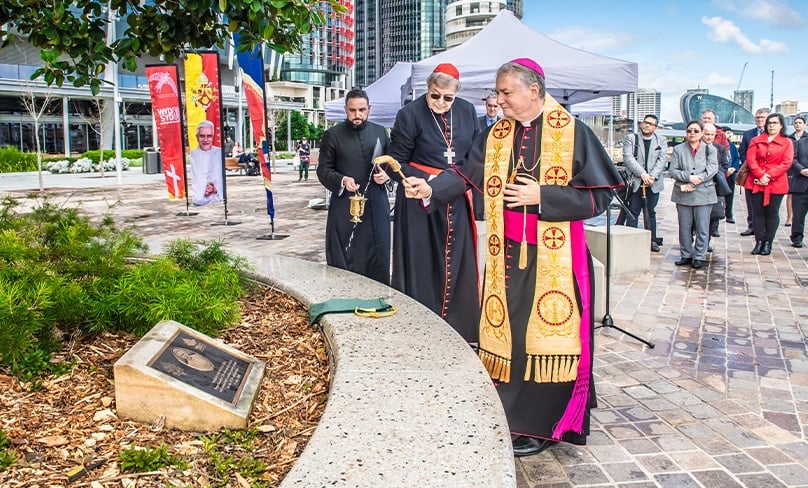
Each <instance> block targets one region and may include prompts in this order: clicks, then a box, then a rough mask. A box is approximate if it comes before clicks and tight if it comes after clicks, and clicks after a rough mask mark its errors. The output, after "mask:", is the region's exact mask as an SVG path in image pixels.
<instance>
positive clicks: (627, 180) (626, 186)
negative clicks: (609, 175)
mask: <svg viewBox="0 0 808 488" xmlns="http://www.w3.org/2000/svg"><path fill="white" fill-rule="evenodd" d="M615 166H616V167H617V172H618V173H619V174H620V178H621V179H622V180H623V186H622V187H621V188H618V190H617V196H618V198H620V200H621V201H623V202H627V201H628V200H629V198H631V193H632V192H631V185H632V184H634V179H635V178H636V177H637V176H636V175H635V174H634V173H632V172H631V170H630V169H628V168H627V167H625V166H624V165H622V164H616V165H615Z"/></svg>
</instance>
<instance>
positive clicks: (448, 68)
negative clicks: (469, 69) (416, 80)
mask: <svg viewBox="0 0 808 488" xmlns="http://www.w3.org/2000/svg"><path fill="white" fill-rule="evenodd" d="M432 72H433V73H443V74H446V75H449V76H451V77H452V78H454V79H456V80H457V81H460V71H458V70H457V68H455V65H453V64H451V63H441V64H439V65H437V66H435V69H433V70H432Z"/></svg>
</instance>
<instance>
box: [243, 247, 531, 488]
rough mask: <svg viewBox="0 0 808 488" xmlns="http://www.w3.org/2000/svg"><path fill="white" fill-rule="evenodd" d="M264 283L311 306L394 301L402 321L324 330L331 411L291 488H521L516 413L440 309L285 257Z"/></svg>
mask: <svg viewBox="0 0 808 488" xmlns="http://www.w3.org/2000/svg"><path fill="white" fill-rule="evenodd" d="M253 265H254V266H255V273H256V274H257V275H258V278H259V279H260V280H261V281H263V282H265V283H268V284H270V285H272V286H274V287H276V288H278V289H279V290H282V291H284V292H286V293H288V294H289V295H291V296H293V297H295V298H296V299H297V300H299V301H300V302H302V303H303V304H304V305H306V306H308V305H311V304H312V303H318V302H323V301H326V300H328V299H330V298H338V297H352V298H377V297H384V298H385V299H386V300H387V303H389V304H391V305H393V306H395V307H396V308H397V309H398V312H397V313H396V314H395V315H393V316H392V317H386V318H381V319H372V318H362V317H357V316H355V315H353V314H331V315H326V316H325V317H324V318H323V319H322V320H321V321H320V323H321V325H322V328H323V332H324V335H325V338H326V342H327V344H328V348H329V353H330V355H331V360H332V362H331V370H332V380H331V388H330V396H329V399H328V404H327V406H326V409H325V413H324V414H323V417H322V419H321V420H320V424H319V425H318V427H317V430H316V431H315V432H314V435H313V436H312V438H311V440H310V441H309V444H308V445H307V446H306V449H305V450H304V451H303V454H302V455H301V457H300V459H299V460H298V462H297V463H296V464H295V466H294V468H292V470H291V471H290V472H289V474H288V475H287V477H286V478H285V479H284V481H283V483H282V484H281V486H282V487H287V488H288V487H291V486H326V485H327V486H361V487H366V486H424V487H429V486H434V487H448V486H496V487H512V486H516V475H515V468H514V460H513V451H512V449H511V442H510V434H509V432H508V423H507V420H506V418H505V413H504V411H503V409H502V405H501V404H500V401H499V397H498V396H497V393H496V391H495V389H494V386H493V384H492V382H491V380H490V378H489V377H488V374H487V373H486V372H485V370H484V369H483V367H482V364H481V363H480V361H479V360H478V359H477V357H476V356H475V354H474V353H473V351H472V350H471V348H469V347H468V345H467V344H466V343H465V342H464V341H463V339H461V338H460V336H459V335H457V334H456V333H455V332H454V331H453V330H452V329H451V327H450V326H449V325H448V324H446V322H444V321H443V320H441V319H440V318H439V317H437V316H436V315H435V314H434V313H432V312H431V311H430V310H429V309H427V308H426V307H424V306H423V305H421V304H420V303H417V302H416V301H414V300H412V299H410V298H409V297H407V296H406V295H404V294H402V293H399V292H397V291H395V290H393V289H391V288H388V287H386V286H383V285H381V284H379V283H377V282H375V281H372V280H369V279H367V278H364V277H361V276H358V275H356V274H353V273H348V272H346V271H343V270H340V269H336V268H331V267H329V266H325V265H323V264H316V263H309V262H305V261H301V260H297V259H292V258H286V257H282V256H267V257H265V258H261V259H258V260H253Z"/></svg>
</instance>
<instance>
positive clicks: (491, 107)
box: [477, 93, 501, 132]
mask: <svg viewBox="0 0 808 488" xmlns="http://www.w3.org/2000/svg"><path fill="white" fill-rule="evenodd" d="M484 100H485V115H483V116H482V117H477V124H478V125H479V126H480V132H487V131H488V128H489V127H491V126H492V125H494V124H495V123H496V121H497V120H499V119H500V118H501V117H500V116H499V104H498V103H497V94H496V93H492V94H491V95H488V96H487V97H486V98H485V99H484Z"/></svg>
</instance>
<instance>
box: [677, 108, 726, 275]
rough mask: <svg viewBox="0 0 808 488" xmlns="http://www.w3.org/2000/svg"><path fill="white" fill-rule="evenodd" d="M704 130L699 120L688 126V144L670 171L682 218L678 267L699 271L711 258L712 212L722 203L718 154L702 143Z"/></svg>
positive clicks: (683, 146) (679, 153)
mask: <svg viewBox="0 0 808 488" xmlns="http://www.w3.org/2000/svg"><path fill="white" fill-rule="evenodd" d="M703 129H704V127H703V126H702V125H701V122H700V121H698V120H694V121H692V122H690V123H688V124H687V128H686V129H685V134H686V135H685V142H683V143H681V144H679V145H677V146H676V147H674V148H673V154H672V155H671V164H670V169H669V172H670V175H671V177H672V178H673V180H674V186H673V192H672V193H671V201H672V202H673V203H675V204H676V214H677V215H678V217H679V255H680V258H679V260H678V261H676V265H677V266H684V265H686V264H692V266H693V268H695V269H699V268H702V267H703V266H704V260H705V259H706V258H707V246H708V242H709V235H710V210H711V209H712V206H713V204H714V203H716V202H717V201H718V198H717V197H716V194H715V184H714V183H713V176H715V174H716V173H717V172H718V154H717V152H716V151H715V148H710V149H708V147H709V146H708V145H707V144H704V143H702V142H701V133H702V131H703ZM694 236H695V243H694V242H693V238H694Z"/></svg>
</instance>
